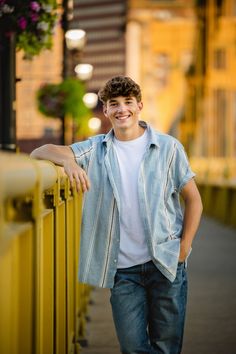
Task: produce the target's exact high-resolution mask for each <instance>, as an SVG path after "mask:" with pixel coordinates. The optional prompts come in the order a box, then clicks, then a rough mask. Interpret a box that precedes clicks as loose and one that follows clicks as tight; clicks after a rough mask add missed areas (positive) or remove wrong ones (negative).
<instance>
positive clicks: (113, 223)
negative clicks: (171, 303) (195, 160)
mask: <svg viewBox="0 0 236 354" xmlns="http://www.w3.org/2000/svg"><path fill="white" fill-rule="evenodd" d="M140 125H141V126H143V127H145V128H146V129H147V132H148V139H149V143H148V146H147V149H146V152H145V154H144V157H143V160H142V162H141V166H140V171H139V176H138V198H139V203H140V208H141V218H142V220H141V221H142V223H143V227H144V231H145V235H146V239H147V245H148V249H149V252H150V255H151V258H152V260H153V262H154V264H155V265H156V267H157V268H158V269H159V270H160V271H161V272H162V273H163V274H164V275H165V276H166V277H167V278H168V279H169V280H170V281H174V279H175V277H176V270H177V265H178V258H179V250H180V239H181V234H182V228H183V214H182V210H181V205H180V201H179V193H180V191H181V189H182V188H183V186H184V185H185V184H186V183H187V182H188V181H189V180H190V179H191V178H193V177H194V173H193V172H192V171H191V168H190V166H189V162H188V159H187V157H186V154H185V151H184V149H183V146H182V145H181V144H180V142H179V141H178V140H176V139H175V138H173V137H171V136H169V135H166V134H161V133H159V132H156V131H155V130H154V129H153V128H151V127H150V126H149V125H147V124H146V123H145V122H142V121H140ZM113 138H114V132H113V130H111V131H110V132H109V133H108V134H107V135H103V134H101V135H97V136H94V137H91V138H89V139H88V140H85V141H83V142H78V143H75V144H72V145H71V149H72V151H73V152H74V155H75V159H76V161H77V163H78V164H79V165H80V166H81V167H82V168H84V170H85V171H86V172H87V174H88V177H89V179H90V182H91V188H90V190H89V191H88V192H86V193H85V194H84V198H83V216H82V225H81V244H80V257H79V259H80V262H79V280H80V281H81V282H83V283H87V284H91V285H96V286H99V287H108V288H112V287H113V284H114V277H115V273H116V269H117V259H118V254H119V244H120V224H119V216H120V195H121V194H120V190H121V181H120V171H119V164H118V160H117V156H116V153H115V149H114V144H113Z"/></svg>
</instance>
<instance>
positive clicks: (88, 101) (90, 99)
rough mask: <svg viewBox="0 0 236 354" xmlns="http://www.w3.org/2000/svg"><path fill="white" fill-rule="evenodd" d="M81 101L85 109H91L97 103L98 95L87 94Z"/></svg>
mask: <svg viewBox="0 0 236 354" xmlns="http://www.w3.org/2000/svg"><path fill="white" fill-rule="evenodd" d="M83 101H84V104H85V106H86V107H88V108H91V109H93V108H95V107H96V105H97V103H98V95H97V94H96V93H94V92H88V93H86V94H85V95H84V97H83Z"/></svg>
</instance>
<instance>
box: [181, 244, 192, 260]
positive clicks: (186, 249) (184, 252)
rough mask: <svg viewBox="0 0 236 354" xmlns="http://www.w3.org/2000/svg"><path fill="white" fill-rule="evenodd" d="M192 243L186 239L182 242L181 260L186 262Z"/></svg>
mask: <svg viewBox="0 0 236 354" xmlns="http://www.w3.org/2000/svg"><path fill="white" fill-rule="evenodd" d="M190 249H191V245H188V244H187V243H186V242H185V241H184V240H181V242H180V252H179V262H181V263H182V262H184V261H185V260H186V258H187V257H188V255H189V252H190Z"/></svg>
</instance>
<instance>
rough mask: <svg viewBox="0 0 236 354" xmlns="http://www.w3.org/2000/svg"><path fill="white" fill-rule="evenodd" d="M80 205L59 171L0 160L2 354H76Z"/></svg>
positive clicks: (80, 313)
mask: <svg viewBox="0 0 236 354" xmlns="http://www.w3.org/2000/svg"><path fill="white" fill-rule="evenodd" d="M81 199H82V197H81V196H79V195H78V194H77V193H76V190H75V188H70V184H69V180H68V178H67V177H66V175H65V174H64V173H63V170H62V169H61V168H60V167H56V166H55V165H54V164H52V163H50V162H47V161H36V160H32V159H30V158H29V157H28V156H26V155H21V154H19V155H13V154H8V153H0V353H4V354H16V353H17V354H21V353H24V354H45V353H48V354H54V353H55V354H69V353H80V344H79V343H80V342H81V341H84V340H85V316H86V311H87V304H88V298H89V287H88V286H86V285H82V284H79V283H78V281H77V273H78V257H79V237H80V223H81Z"/></svg>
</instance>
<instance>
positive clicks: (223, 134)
mask: <svg viewBox="0 0 236 354" xmlns="http://www.w3.org/2000/svg"><path fill="white" fill-rule="evenodd" d="M227 122H228V111H227V94H226V91H225V90H222V89H217V90H215V91H214V123H213V124H214V130H213V134H214V137H213V141H214V149H213V151H214V155H215V156H219V157H220V156H221V157H225V156H227V151H228V144H229V142H228V134H227V132H228V129H227V128H228V124H227Z"/></svg>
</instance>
